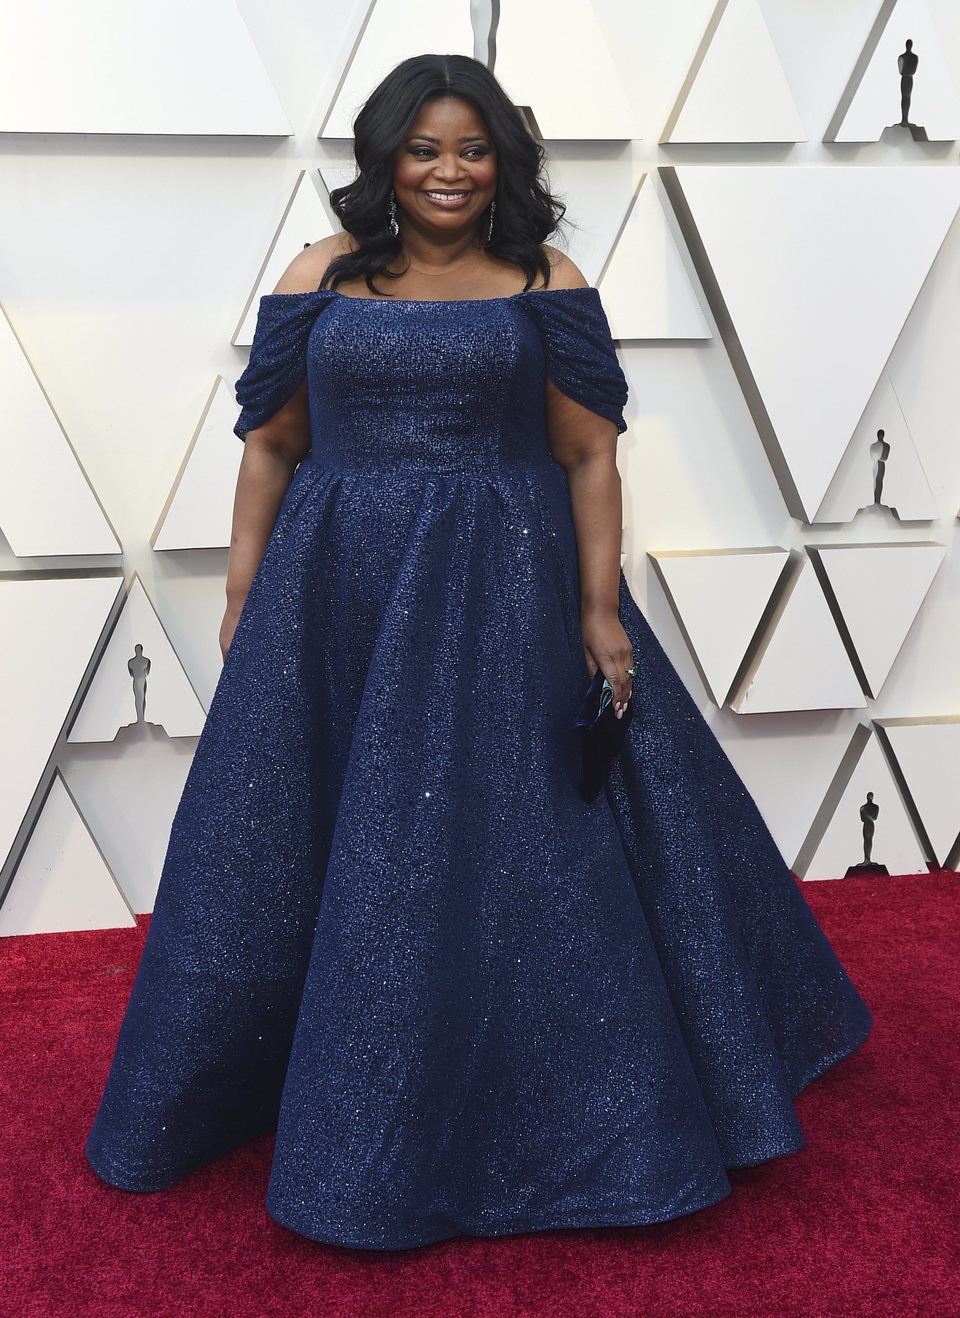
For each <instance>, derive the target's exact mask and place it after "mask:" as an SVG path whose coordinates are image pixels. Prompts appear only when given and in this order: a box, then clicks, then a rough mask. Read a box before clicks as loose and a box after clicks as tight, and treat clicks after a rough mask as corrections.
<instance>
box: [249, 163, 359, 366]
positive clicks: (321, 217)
mask: <svg viewBox="0 0 960 1318" xmlns="http://www.w3.org/2000/svg"><path fill="white" fill-rule="evenodd" d="M337 227H338V229H339V225H338V226H337ZM333 232H334V229H333V226H332V225H331V223H330V219H329V216H328V215H327V212H326V210H325V208H324V205H323V202H322V201H321V200H320V197H319V194H318V193H317V189H316V188H315V187H314V185H313V182H312V181H311V180H310V179H309V178H308V177H307V173H306V170H303V171H301V173H300V176H299V178H298V179H297V182H296V186H295V187H294V190H293V192H292V194H291V196H290V200H289V201H288V202H287V208H286V210H285V211H284V213H283V217H282V219H281V220H280V226H279V228H278V229H277V233H276V235H275V237H274V240H273V242H272V243H271V245H270V251H269V253H268V255H267V259H266V261H265V262H264V264H263V269H262V270H261V271H260V274H259V276H258V277H257V281H256V283H255V284H254V288H253V292H252V293H251V295H250V299H249V301H248V302H247V306H246V310H245V311H244V313H243V319H242V320H241V321H240V324H239V326H238V328H237V331H236V333H235V334H234V336H233V342H234V344H235V345H236V346H237V347H245V348H248V347H250V345H251V344H252V343H253V332H254V330H255V329H256V327H257V312H258V311H259V309H260V298H261V297H262V296H263V294H264V293H272V292H273V290H274V289H275V288H276V286H277V284H278V283H279V282H280V276H281V275H282V274H283V272H284V271H285V270H286V268H287V266H288V265H289V264H290V262H291V261H292V260H293V258H294V257H295V256H299V254H300V253H301V252H302V251H303V249H304V248H305V247H309V246H310V245H311V244H312V243H315V242H317V241H318V240H319V239H320V238H327V237H329V236H330V234H332V233H333ZM318 282H319V281H318Z"/></svg>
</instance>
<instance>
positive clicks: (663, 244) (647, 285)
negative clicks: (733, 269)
mask: <svg viewBox="0 0 960 1318" xmlns="http://www.w3.org/2000/svg"><path fill="white" fill-rule="evenodd" d="M597 287H598V288H599V290H600V292H601V294H602V296H603V305H604V309H605V311H606V313H607V318H608V320H609V321H610V329H611V332H612V334H613V337H614V338H615V339H709V338H710V337H711V331H710V326H709V325H708V324H707V322H706V318H705V317H704V314H703V311H702V310H701V308H700V302H699V300H698V298H697V294H696V292H695V291H694V289H693V287H692V285H691V283H690V277H689V275H688V274H687V270H686V267H685V266H684V264H683V259H682V257H681V255H680V252H679V249H678V248H677V243H676V239H675V238H674V236H673V230H672V229H671V228H670V225H669V224H668V222H667V217H666V215H665V214H664V211H663V206H662V205H661V202H660V198H659V196H658V195H657V191H656V188H655V187H654V185H653V180H652V179H651V177H650V175H648V174H645V175H644V176H643V178H642V179H641V180H640V184H639V186H638V188H637V192H636V193H635V195H634V199H633V204H632V205H631V207H630V211H629V213H628V215H627V219H626V223H625V224H624V227H623V230H622V232H621V234H620V237H619V239H618V240H617V245H616V247H614V249H613V253H612V254H611V257H610V261H609V263H608V265H607V268H606V269H605V270H604V272H603V276H602V277H601V279H600V280H599V281H598V284H597Z"/></svg>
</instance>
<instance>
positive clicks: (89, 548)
mask: <svg viewBox="0 0 960 1318" xmlns="http://www.w3.org/2000/svg"><path fill="white" fill-rule="evenodd" d="M0 396H2V398H3V424H2V425H0V529H2V531H3V534H4V535H5V536H6V538H7V541H8V542H9V545H10V548H11V549H12V550H13V552H14V554H16V555H17V556H18V557H20V558H41V557H45V556H47V555H55V554H119V553H122V549H121V546H120V542H119V541H118V540H117V537H116V536H115V535H114V533H113V528H112V527H111V525H110V523H109V521H108V520H107V517H106V514H105V513H104V511H103V509H102V508H101V507H100V504H99V502H98V501H97V496H96V494H95V493H94V490H93V487H92V486H91V484H90V482H89V481H88V480H87V477H86V474H85V472H84V470H83V468H82V467H81V465H80V461H79V459H78V457H77V455H76V453H75V452H74V451H73V448H72V447H71V445H70V442H69V440H68V439H67V437H66V434H65V433H64V430H63V428H62V426H61V425H60V422H59V420H58V418H57V417H56V415H55V413H54V411H53V408H52V407H51V406H50V401H49V399H48V398H47V396H46V395H45V393H44V392H43V387H42V386H41V384H40V381H39V380H38V379H37V377H36V375H35V374H34V372H33V368H32V367H31V365H30V363H29V362H28V361H27V358H26V356H25V354H24V352H23V349H22V348H21V346H20V344H19V342H18V340H17V337H16V335H15V334H14V332H13V327H12V326H11V324H10V322H9V320H8V319H7V317H6V315H5V314H0Z"/></svg>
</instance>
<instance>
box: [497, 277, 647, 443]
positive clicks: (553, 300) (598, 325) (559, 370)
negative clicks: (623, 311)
mask: <svg viewBox="0 0 960 1318" xmlns="http://www.w3.org/2000/svg"><path fill="white" fill-rule="evenodd" d="M519 301H520V304H521V305H522V306H523V307H525V308H526V309H527V310H529V311H531V312H532V313H533V315H534V317H535V319H536V321H537V323H538V325H539V327H540V330H541V333H542V336H543V343H544V350H545V353H546V359H547V373H548V375H549V376H550V378H551V379H552V380H553V382H554V384H555V385H556V386H557V388H559V389H562V390H563V392H564V393H565V394H569V396H570V397H571V398H573V399H574V400H575V401H576V402H578V403H582V404H583V406H584V407H588V408H590V410H591V411H593V412H597V413H598V414H599V415H600V416H605V417H607V418H608V419H609V420H610V421H614V422H616V426H617V434H618V435H621V434H623V432H624V431H625V430H626V428H627V423H626V421H625V420H624V416H623V409H624V407H625V406H626V403H627V398H628V395H629V389H628V386H627V380H626V377H625V375H624V373H623V370H622V368H621V366H620V361H619V359H618V357H617V351H616V348H615V347H614V344H613V336H612V335H611V333H610V325H609V322H608V321H607V314H606V312H605V311H604V309H603V302H602V301H601V299H600V293H599V291H598V290H597V289H596V288H593V287H585V288H556V289H551V288H543V289H533V290H532V291H530V292H527V293H522V294H521V295H520V297H519Z"/></svg>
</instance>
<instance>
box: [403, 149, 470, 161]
mask: <svg viewBox="0 0 960 1318" xmlns="http://www.w3.org/2000/svg"><path fill="white" fill-rule="evenodd" d="M424 151H425V152H426V153H427V154H428V155H431V154H432V152H431V151H430V148H429V147H428V146H415V147H414V148H413V149H412V151H411V152H410V154H411V155H413V156H420V158H421V160H422V159H423V155H422V154H421V153H422V152H424ZM474 152H477V153H478V154H479V155H481V156H485V155H486V154H487V148H486V147H484V146H471V147H468V148H467V151H466V154H467V155H468V156H469V155H472V154H473V153H474Z"/></svg>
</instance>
